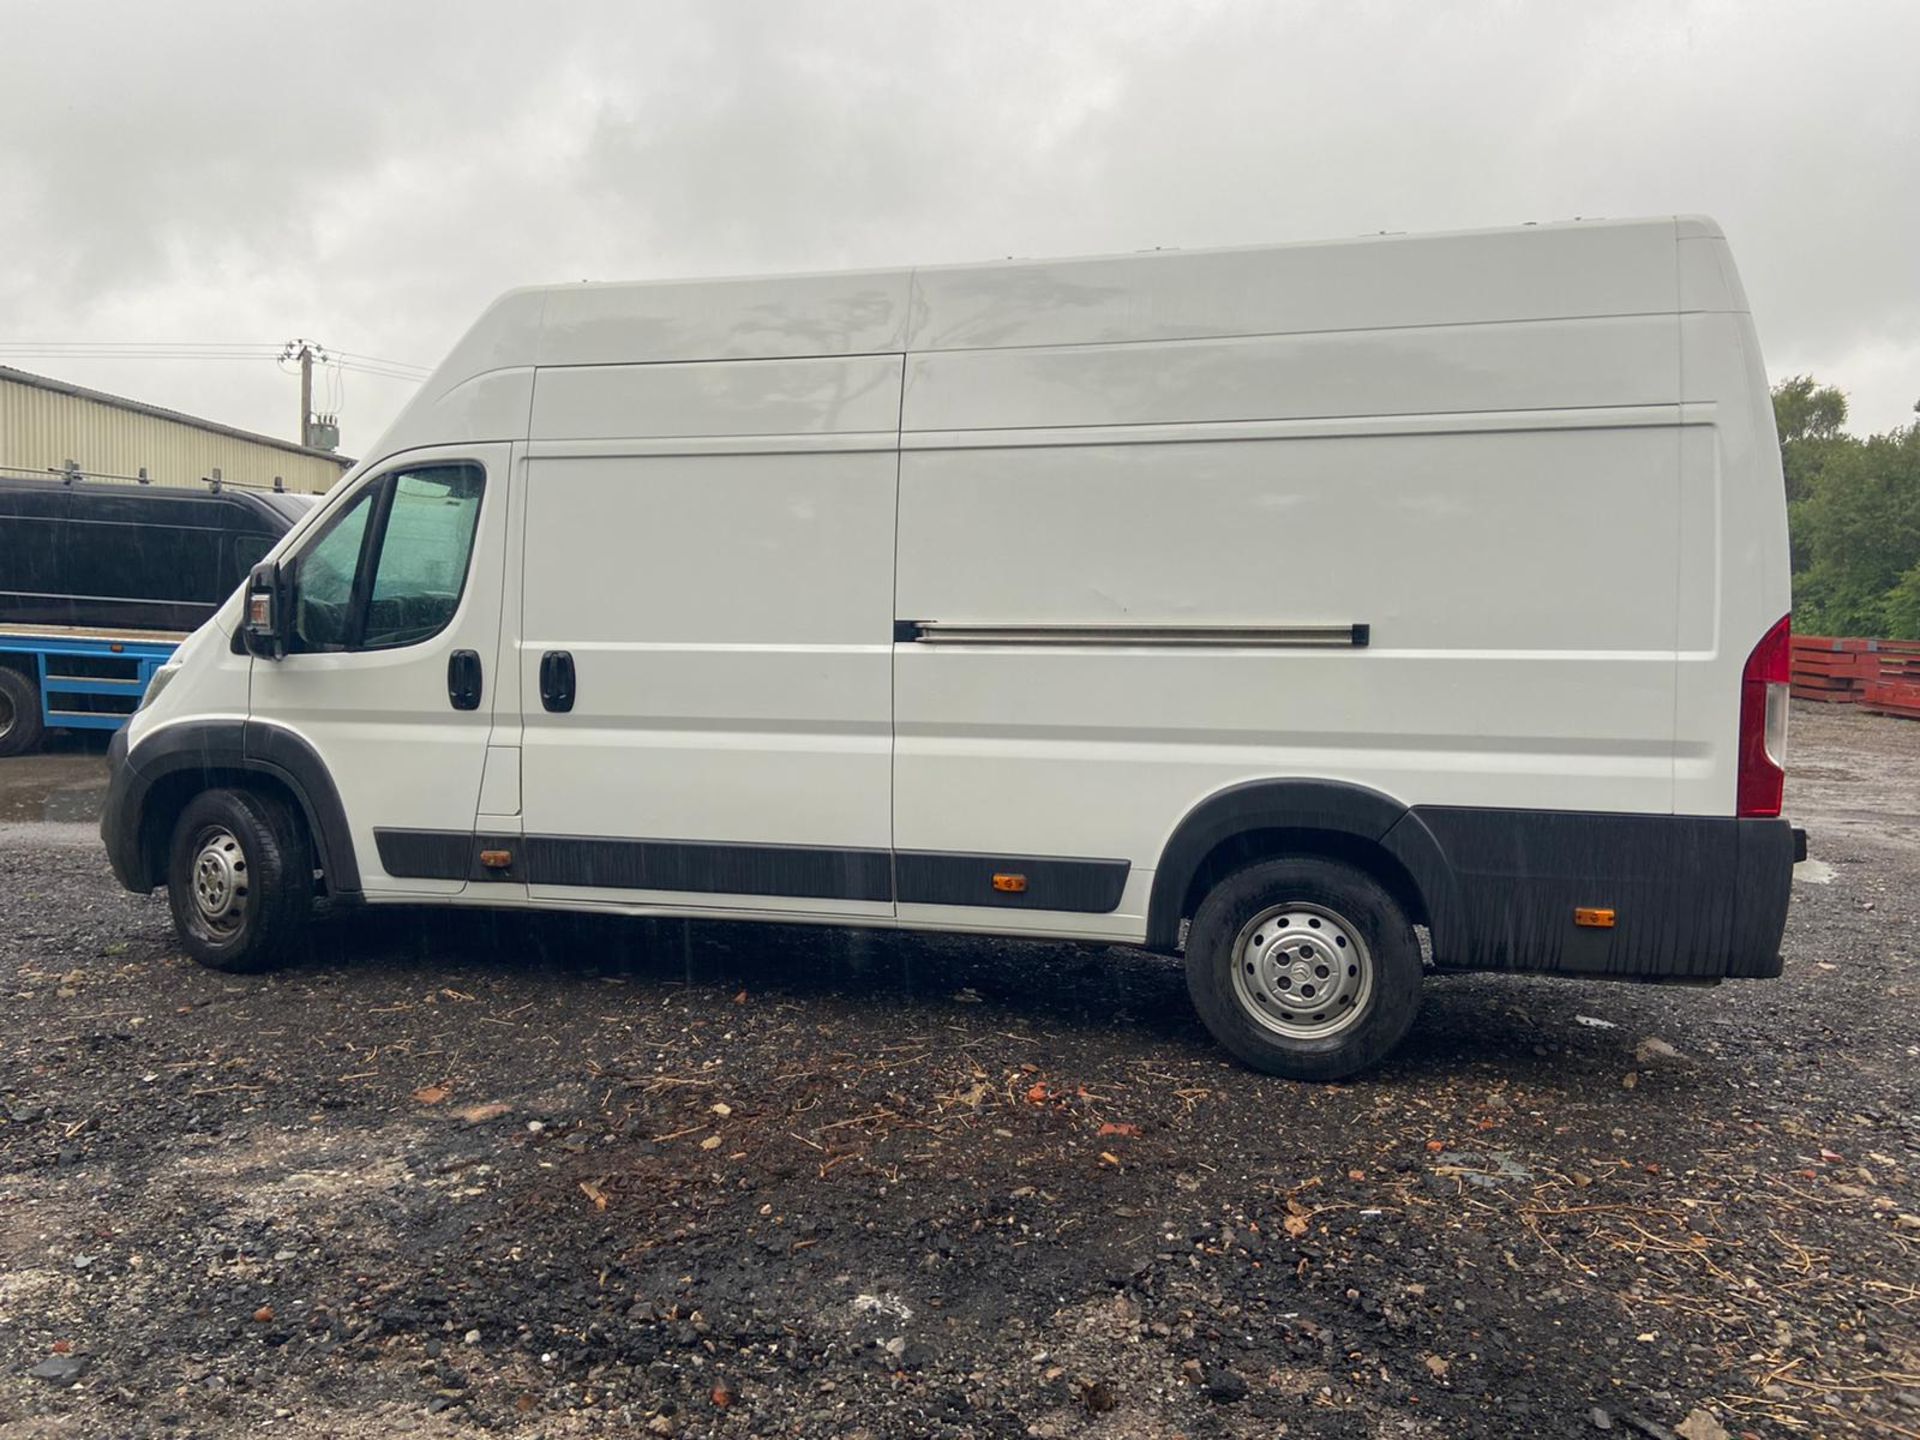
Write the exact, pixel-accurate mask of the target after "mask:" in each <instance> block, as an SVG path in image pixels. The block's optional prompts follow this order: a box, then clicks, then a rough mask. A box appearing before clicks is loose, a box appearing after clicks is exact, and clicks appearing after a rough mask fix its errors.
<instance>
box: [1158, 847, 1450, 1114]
mask: <svg viewBox="0 0 1920 1440" xmlns="http://www.w3.org/2000/svg"><path fill="white" fill-rule="evenodd" d="M1187 991H1188V993H1189V994H1191V995H1192V996H1193V1003H1194V1006H1195V1008H1196V1009H1198V1010H1199V1012H1200V1018H1201V1019H1202V1020H1204V1021H1205V1022H1206V1026H1207V1029H1209V1030H1211V1031H1212V1032H1213V1036H1214V1038H1215V1039H1216V1040H1218V1041H1219V1042H1220V1043H1221V1044H1222V1045H1224V1046H1225V1047H1226V1048H1227V1049H1228V1050H1229V1051H1231V1052H1232V1053H1233V1055H1234V1056H1235V1057H1236V1058H1237V1059H1239V1060H1241V1061H1243V1062H1244V1063H1246V1064H1248V1065H1251V1066H1252V1067H1253V1068H1254V1069H1256V1070H1264V1071H1266V1072H1267V1073H1268V1074H1269V1075H1284V1076H1286V1077H1288V1078H1289V1079H1293V1080H1339V1079H1343V1078H1345V1077H1346V1076H1349V1075H1353V1074H1355V1073H1357V1072H1359V1071H1361V1070H1364V1069H1366V1068H1367V1067H1368V1066H1369V1065H1373V1064H1376V1063H1377V1062H1378V1061H1380V1060H1381V1059H1383V1058H1384V1057H1385V1056H1386V1054H1387V1053H1388V1052H1389V1051H1390V1050H1392V1049H1393V1047H1394V1046H1396V1045H1398V1044H1399V1043H1400V1041H1401V1039H1402V1038H1403V1037H1404V1036H1405V1035H1406V1033H1407V1030H1408V1027H1410V1026H1411V1025H1412V1024H1413V1017H1414V1016H1415V1014H1417V1013H1418V1012H1419V1009H1420V942H1419V940H1418V939H1417V938H1416V937H1415V935H1414V933H1413V925H1412V924H1411V922H1409V921H1408V919H1407V916H1406V912H1404V911H1403V910H1401V908H1400V907H1399V905H1397V904H1396V903H1395V902H1394V899H1393V897H1392V896H1391V895H1389V894H1387V892H1386V891H1385V890H1384V889H1383V888H1381V886H1380V884H1379V882H1378V881H1376V880H1374V879H1373V878H1372V877H1371V876H1369V875H1367V874H1365V873H1364V872H1362V871H1359V870H1356V869H1354V868H1353V867H1352V866H1350V865H1341V864H1337V863H1335V862H1333V861H1330V860H1308V859H1299V860H1268V861H1265V862H1263V863H1261V864H1258V865H1250V866H1248V867H1247V868H1246V869H1244V870H1239V871H1236V872H1235V873H1234V874H1232V875H1229V876H1228V877H1227V878H1226V879H1224V880H1222V881H1221V882H1220V883H1219V884H1218V885H1216V886H1215V887H1214V888H1213V890H1212V892H1211V893H1210V894H1208V896H1207V897H1206V899H1204V900H1203V901H1201V903H1200V909H1199V911H1198V913H1196V914H1195V915H1194V917H1193V924H1192V926H1191V927H1190V928H1189V929H1188V931H1187Z"/></svg>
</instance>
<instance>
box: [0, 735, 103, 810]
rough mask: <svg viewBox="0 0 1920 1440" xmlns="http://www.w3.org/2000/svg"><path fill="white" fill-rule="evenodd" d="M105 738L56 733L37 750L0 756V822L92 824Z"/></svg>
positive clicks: (100, 796)
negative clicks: (35, 752) (4, 757)
mask: <svg viewBox="0 0 1920 1440" xmlns="http://www.w3.org/2000/svg"><path fill="white" fill-rule="evenodd" d="M111 738H112V737H111V736H109V735H107V734H104V733H88V734H85V735H73V734H69V735H56V736H53V737H50V738H49V739H48V741H47V743H46V745H45V746H44V747H43V748H42V749H41V750H40V752H39V753H38V754H34V755H14V756H11V757H9V758H7V759H5V760H0V824H22V823H25V824H49V823H50V824H56V825H63V824H64V825H75V824H77V825H96V824H98V823H99V821H100V807H101V805H102V804H104V803H105V801H106V798H107V742H108V740H110V739H111Z"/></svg>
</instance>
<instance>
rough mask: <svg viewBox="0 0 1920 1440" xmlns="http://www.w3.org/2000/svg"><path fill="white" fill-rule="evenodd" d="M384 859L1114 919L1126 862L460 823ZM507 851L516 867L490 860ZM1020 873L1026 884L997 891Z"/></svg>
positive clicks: (718, 891)
mask: <svg viewBox="0 0 1920 1440" xmlns="http://www.w3.org/2000/svg"><path fill="white" fill-rule="evenodd" d="M374 841H375V843H376V844H377V846H378V847H379V851H380V864H381V866H382V868H384V869H385V870H386V872H387V873H388V874H389V875H392V876H393V877H395V878H396V879H407V880H474V881H509V882H515V883H519V884H523V885H526V884H530V885H578V886H583V887H593V888H598V889H607V890H665V891H678V892H682V893H691V894H709V895H780V896H785V897H788V898H805V899H815V900H867V901H888V900H892V899H895V898H898V899H900V900H902V901H906V902H910V903H914V904H922V905H975V906H983V907H1004V908H1019V909H1027V910H1060V911H1071V912H1078V913H1081V914H1105V913H1108V912H1111V911H1113V910H1114V909H1116V908H1118V906H1119V904H1120V897H1121V894H1122V893H1123V892H1124V891H1125V889H1126V884H1127V874H1128V871H1129V869H1130V866H1129V864H1128V862H1127V861H1125V860H1073V859H1059V858H1052V857H1045V856H1028V855H1001V856H996V855H961V854H950V853H947V852H943V851H911V850H910V851H902V852H901V853H900V854H899V855H897V856H894V855H890V854H888V852H887V851H885V850H835V849H827V848H823V847H812V846H805V845H725V844H713V843H709V842H704V841H697V840H608V839H597V838H592V837H586V836H569V835H521V836H508V835H501V836H478V837H476V836H474V835H472V834H469V833H466V832H463V831H457V830H376V831H375V832H374ZM482 850H504V851H506V852H508V854H509V855H510V856H511V863H509V864H508V865H505V866H497V867H496V866H483V865H481V863H480V858H479V853H480V851H482ZM1005 874H1013V875H1019V876H1021V877H1022V878H1023V879H1024V880H1025V882H1026V888H1025V890H1021V891H1008V890H996V889H995V888H994V884H993V880H994V876H996V875H1005Z"/></svg>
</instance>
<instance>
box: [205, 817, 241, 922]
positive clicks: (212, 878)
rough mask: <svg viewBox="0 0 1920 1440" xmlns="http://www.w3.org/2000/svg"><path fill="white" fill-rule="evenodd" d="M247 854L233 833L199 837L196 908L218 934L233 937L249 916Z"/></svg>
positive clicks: (214, 832)
mask: <svg viewBox="0 0 1920 1440" xmlns="http://www.w3.org/2000/svg"><path fill="white" fill-rule="evenodd" d="M247 891H248V875H247V852H246V851H244V850H242V849H241V848H240V842H239V841H238V840H237V839H235V838H234V835H233V832H232V831H231V830H222V829H213V830H208V831H205V832H204V833H203V834H202V835H201V836H200V841H199V845H198V848H196V849H195V851H194V855H193V908H194V910H195V912H196V913H197V914H198V915H199V916H200V919H201V920H202V922H204V923H205V925H206V927H207V928H208V929H209V930H211V931H213V932H214V933H215V934H217V935H231V934H233V933H234V932H235V931H237V930H238V929H239V928H240V926H241V924H242V923H243V922H244V921H245V919H246V915H247Z"/></svg>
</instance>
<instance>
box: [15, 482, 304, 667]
mask: <svg viewBox="0 0 1920 1440" xmlns="http://www.w3.org/2000/svg"><path fill="white" fill-rule="evenodd" d="M318 500H319V497H318V496H317V495H291V494H285V493H282V492H279V491H260V490H237V489H222V490H220V491H218V492H214V491H210V490H199V489H190V488H187V487H184V486H173V487H169V486H162V485H131V484H125V483H120V482H112V481H90V480H79V481H74V482H68V481H65V480H60V479H39V478H24V477H21V478H8V477H6V476H0V625H54V626H76V627H86V628H89V629H104V630H116V631H118V630H136V631H137V630H157V631H174V632H185V631H190V630H194V629H196V628H198V627H199V625H200V624H201V622H202V621H204V620H205V619H206V618H207V617H208V616H209V615H211V614H212V613H213V612H214V610H215V609H216V608H217V607H218V606H219V604H220V602H221V601H223V600H225V599H226V598H227V597H228V596H229V595H231V594H232V593H233V592H234V591H235V590H236V589H237V588H238V587H239V585H240V582H241V581H242V580H244V579H246V577H247V572H248V571H249V570H250V569H252V568H253V565H254V563H255V562H256V561H258V560H259V559H260V558H261V557H262V556H264V555H265V554H266V553H267V551H268V550H269V549H270V548H271V547H272V546H273V544H274V542H276V541H277V540H279V538H280V537H281V536H282V535H284V534H286V533H287V530H288V529H289V528H290V527H291V526H292V524H293V522H294V521H296V520H298V519H299V518H300V517H301V516H302V515H305V514H306V513H307V511H308V510H310V509H311V508H312V507H313V506H314V505H315V504H316V503H317V502H318Z"/></svg>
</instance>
